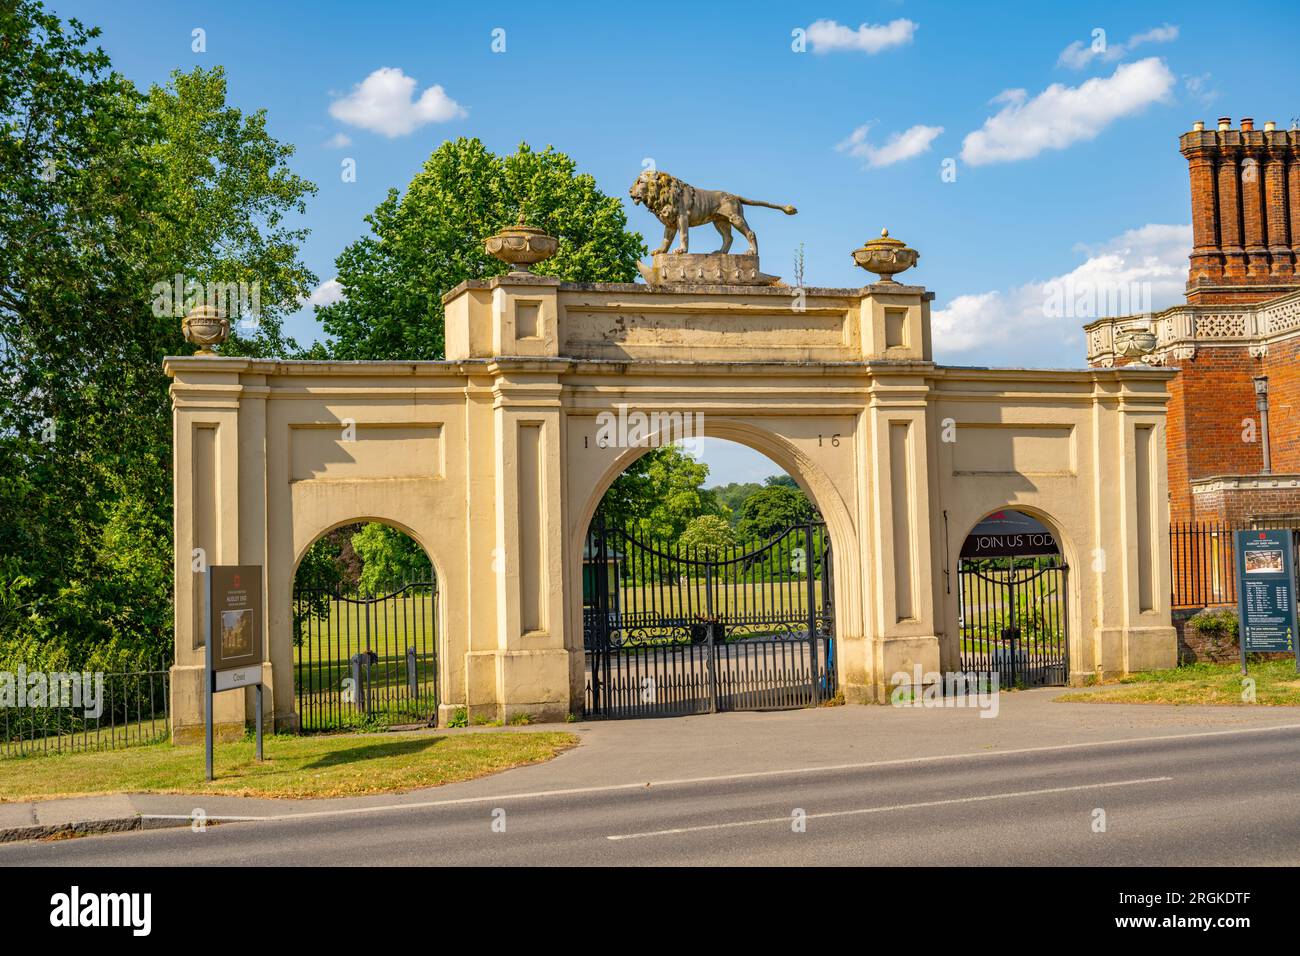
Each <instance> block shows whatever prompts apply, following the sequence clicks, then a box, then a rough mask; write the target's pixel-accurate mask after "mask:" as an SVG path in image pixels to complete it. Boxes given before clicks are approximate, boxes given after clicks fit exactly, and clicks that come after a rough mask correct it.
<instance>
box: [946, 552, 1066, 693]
mask: <svg viewBox="0 0 1300 956" xmlns="http://www.w3.org/2000/svg"><path fill="white" fill-rule="evenodd" d="M1003 565H1005V566H1003ZM1069 571H1070V569H1069V568H1068V567H1066V566H1065V565H1063V564H1058V563H1057V562H1056V559H1046V560H1041V559H1040V560H1036V561H1034V562H1033V563H1032V564H1028V563H1026V562H1025V561H1023V560H1021V561H1019V562H1017V561H1016V560H1014V559H1012V560H1002V561H998V560H994V561H987V560H981V561H962V563H961V567H960V569H959V570H958V572H957V587H958V592H957V600H958V607H959V609H960V614H961V617H960V631H961V666H962V670H964V671H982V672H986V673H987V672H993V671H996V672H997V674H998V681H999V683H1000V684H1001V685H1002V686H1004V687H1042V686H1047V685H1052V684H1064V683H1066V681H1067V679H1068V677H1069V671H1070V667H1069V655H1068V648H1069V626H1068V625H1069V603H1070V602H1069V593H1070V592H1069V589H1068V588H1067V587H1066V583H1067V580H1068V575H1069Z"/></svg>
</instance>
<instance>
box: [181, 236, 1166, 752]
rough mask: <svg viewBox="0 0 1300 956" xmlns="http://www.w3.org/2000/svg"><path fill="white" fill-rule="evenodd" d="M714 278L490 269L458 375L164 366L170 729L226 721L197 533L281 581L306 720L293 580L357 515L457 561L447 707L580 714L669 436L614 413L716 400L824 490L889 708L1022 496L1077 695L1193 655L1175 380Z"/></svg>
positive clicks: (274, 622) (733, 423)
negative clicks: (1053, 594) (979, 527)
mask: <svg viewBox="0 0 1300 956" xmlns="http://www.w3.org/2000/svg"><path fill="white" fill-rule="evenodd" d="M891 241H896V240H891ZM898 245H900V246H901V243H899V244H898ZM700 258H701V259H708V258H709V257H708V256H701V257H700ZM736 258H737V257H735V256H731V257H728V259H729V260H734V259H736ZM678 265H680V264H678ZM723 265H724V266H725V267H730V266H731V265H734V263H724V264H723ZM677 271H678V272H679V273H680V272H682V271H683V270H681V269H678V270H677ZM723 271H725V268H724V269H723ZM881 271H888V270H881ZM701 274H705V270H703V269H701ZM715 282H716V280H710V279H709V278H707V277H706V278H703V279H699V280H696V281H683V282H674V283H670V284H663V285H642V284H639V283H638V284H581V283H566V282H560V281H558V280H556V279H553V278H549V277H545V276H540V275H535V274H532V273H530V272H526V271H522V270H517V271H513V272H511V273H509V274H506V275H502V276H499V277H496V278H493V279H488V280H481V281H471V282H466V283H463V284H462V285H460V286H459V287H457V288H456V289H453V290H452V291H451V292H449V293H448V294H447V295H446V296H445V297H444V303H445V306H446V342H447V358H446V359H445V360H443V361H428V362H397V361H385V362H364V361H363V362H330V361H279V360H266V359H247V358H228V357H222V356H214V355H197V356H193V357H185V358H175V357H174V358H169V359H168V360H167V362H166V370H167V373H168V374H169V375H170V376H171V377H172V379H173V384H172V387H171V390H172V397H173V403H174V426H175V452H174V454H175V509H176V510H175V548H176V553H175V562H176V565H175V567H176V631H175V633H176V657H175V665H174V667H173V669H172V705H171V717H172V722H173V734H174V736H175V737H177V738H184V737H187V736H191V735H193V734H194V733H196V732H198V731H199V730H200V729H201V727H202V723H203V697H202V690H203V679H204V661H205V656H204V655H205V650H204V648H203V646H202V634H203V629H202V627H201V626H200V622H201V614H202V611H203V609H202V601H203V589H202V577H203V575H202V574H201V573H196V572H195V570H194V568H195V553H196V549H202V552H201V553H202V554H203V555H204V557H205V559H206V561H207V562H208V563H210V564H245V565H260V566H261V567H262V569H263V573H264V575H265V581H264V584H265V589H266V602H265V609H264V614H265V620H264V622H263V627H264V631H263V632H264V633H265V635H266V641H265V645H266V660H265V662H264V664H263V677H264V681H265V684H266V686H267V688H268V689H269V690H270V700H271V701H272V706H271V707H269V708H268V710H269V711H270V715H269V719H270V720H271V721H273V723H274V726H275V727H276V728H279V729H292V728H295V727H297V726H298V718H297V714H296V712H295V696H294V647H293V636H292V619H291V598H292V589H293V581H294V573H295V569H296V567H297V564H298V562H299V561H300V559H301V558H302V556H303V554H304V553H305V552H306V550H307V548H308V547H309V546H310V545H311V543H312V542H313V541H315V540H316V539H317V538H318V537H319V536H320V535H321V534H323V533H325V532H327V531H329V530H331V529H333V528H336V527H339V526H341V525H344V524H349V523H352V522H356V521H361V520H377V521H384V522H387V523H389V524H391V525H393V526H395V527H398V528H400V529H402V530H404V531H406V532H408V533H409V534H410V535H411V536H412V537H414V538H415V540H416V541H417V542H419V544H420V545H421V546H423V548H424V549H425V551H426V552H427V553H428V554H429V556H430V558H431V559H432V563H433V567H434V570H435V573H436V576H437V580H438V588H439V594H440V601H439V604H438V613H439V615H440V620H439V621H438V628H437V635H438V655H437V660H438V673H437V683H438V700H439V702H440V703H439V712H440V713H439V716H440V723H445V720H446V718H448V717H449V716H450V714H451V713H452V712H454V711H456V710H459V709H460V708H464V709H465V712H466V713H467V714H468V715H470V716H471V717H486V718H489V719H503V720H509V719H510V718H511V717H512V716H514V715H517V714H524V713H526V714H529V715H531V716H532V717H533V718H534V719H539V720H561V719H564V718H565V716H566V715H568V714H570V713H581V711H582V705H583V699H584V679H585V678H584V656H583V608H582V580H583V543H584V536H585V534H586V531H587V526H588V523H589V521H590V519H591V518H592V515H593V514H594V512H595V509H596V506H597V504H598V503H599V501H600V499H601V497H602V495H603V494H604V492H605V490H606V489H607V488H608V486H609V484H610V482H611V481H612V480H613V479H614V478H615V477H616V476H617V475H618V474H619V473H620V472H621V471H622V470H623V469H624V468H625V467H626V466H627V465H628V464H629V463H630V462H631V461H633V460H634V459H635V458H636V457H637V456H638V455H640V454H643V453H644V452H645V450H646V449H645V447H620V446H619V444H618V443H617V442H609V441H607V440H598V436H599V432H600V429H601V422H602V421H603V420H607V419H602V414H604V415H609V414H612V415H619V414H624V415H626V414H628V413H629V412H635V411H641V412H644V413H646V414H647V415H652V414H655V415H660V416H663V415H668V416H670V417H669V419H668V420H672V419H671V416H672V415H673V414H674V413H681V414H682V415H690V416H697V415H698V416H702V417H700V418H693V419H692V420H697V421H700V422H702V424H703V430H704V433H705V434H706V435H710V436H715V437H718V438H725V439H731V440H733V441H737V442H740V443H743V444H745V445H748V446H750V447H752V448H754V449H756V450H758V451H760V452H762V453H764V454H766V455H767V456H769V457H770V458H772V459H773V460H774V461H776V462H777V463H778V464H779V465H780V466H781V467H783V468H785V469H786V470H787V471H788V472H789V473H790V474H791V475H792V476H794V477H795V479H796V480H797V481H798V483H799V484H800V485H801V486H802V487H803V489H804V490H805V491H806V492H807V493H808V495H809V496H810V497H811V498H812V499H813V501H814V502H815V503H816V505H817V508H818V509H819V510H820V512H821V515H822V517H823V518H824V520H825V523H826V533H827V534H828V535H829V539H830V541H831V544H832V546H833V556H834V558H833V559H834V564H835V570H834V583H833V587H834V607H835V634H836V640H835V650H834V653H835V658H836V661H835V668H834V675H835V680H836V681H837V682H838V689H839V690H840V691H841V692H842V693H843V694H844V696H845V698H846V700H848V701H849V702H855V703H865V702H876V701H885V700H888V698H889V694H890V691H891V688H892V683H891V679H892V678H893V675H895V674H897V673H899V672H906V673H908V674H912V673H914V672H916V670H917V668H918V667H919V669H920V671H921V672H922V673H932V672H943V671H952V670H956V669H958V668H959V667H960V663H961V653H962V651H961V643H960V642H961V637H960V633H961V631H960V627H961V626H960V623H959V620H958V617H959V605H958V595H957V593H956V590H955V587H954V585H953V582H952V578H953V575H952V573H951V572H952V571H953V569H954V568H955V566H956V562H957V560H958V555H959V554H960V551H961V545H962V541H963V539H964V537H965V535H966V534H967V532H968V531H969V530H970V529H971V528H972V527H973V526H974V525H975V524H976V523H977V522H978V521H979V520H980V519H981V518H982V517H984V516H985V515H987V514H989V513H991V512H994V511H996V510H998V509H1002V508H1014V509H1016V510H1018V511H1021V512H1024V513H1026V514H1029V515H1032V516H1034V517H1035V518H1037V519H1039V520H1040V521H1041V522H1042V523H1043V524H1044V525H1046V526H1047V527H1048V528H1049V529H1050V530H1051V531H1052V533H1053V534H1054V535H1055V537H1056V539H1057V541H1058V542H1059V543H1060V547H1061V551H1062V554H1063V557H1064V559H1065V561H1066V562H1067V563H1068V566H1069V568H1070V574H1069V577H1068V594H1066V595H1064V596H1063V600H1064V602H1065V604H1066V606H1067V608H1066V609H1067V610H1068V617H1069V621H1070V628H1069V634H1068V679H1069V681H1070V682H1072V683H1079V682H1083V681H1085V680H1087V679H1091V678H1093V677H1094V676H1096V675H1102V676H1111V675H1116V674H1122V673H1125V672H1128V671H1133V670H1138V669H1147V668H1154V667H1169V666H1173V665H1174V663H1175V655H1176V640H1175V633H1174V629H1173V627H1172V626H1171V624H1170V611H1169V591H1170V588H1169V557H1168V552H1167V549H1166V547H1165V541H1166V535H1167V528H1168V505H1167V501H1166V477H1165V443H1164V439H1163V435H1162V428H1163V423H1164V418H1165V403H1166V401H1167V393H1166V387H1165V386H1166V382H1167V381H1168V380H1169V378H1170V377H1171V376H1172V375H1173V374H1174V373H1173V372H1171V371H1167V370H1163V369H1157V368H1147V367H1133V366H1130V367H1126V368H1094V369H1087V370H1079V371H1044V370H1028V369H983V368H954V367H945V366H940V365H936V364H935V363H934V362H933V360H932V349H931V330H930V301H931V299H932V298H933V296H932V294H931V293H929V292H927V291H926V290H925V289H923V288H921V287H919V286H912V285H903V284H900V283H898V282H895V281H888V280H886V281H881V282H876V283H873V284H869V285H866V286H864V287H862V288H856V289H826V288H807V289H795V288H789V287H786V286H782V285H753V284H739V283H737V282H734V281H733V282H732V283H731V284H713V283H715ZM659 420H660V421H662V420H664V419H662V418H660V419H659ZM241 697H242V695H241V694H238V693H227V694H222V695H219V696H218V697H217V700H216V707H217V711H216V716H215V718H214V723H216V724H217V725H218V726H220V725H223V724H224V725H235V724H238V725H241V726H242V724H243V723H244V721H245V719H246V718H249V717H251V712H252V711H251V695H250V700H242V699H241Z"/></svg>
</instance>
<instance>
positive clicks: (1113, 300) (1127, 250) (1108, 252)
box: [931, 223, 1192, 368]
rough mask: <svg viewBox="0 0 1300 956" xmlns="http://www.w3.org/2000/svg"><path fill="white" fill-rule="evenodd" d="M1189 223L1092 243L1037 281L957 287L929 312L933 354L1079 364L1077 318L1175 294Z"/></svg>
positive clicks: (1152, 303)
mask: <svg viewBox="0 0 1300 956" xmlns="http://www.w3.org/2000/svg"><path fill="white" fill-rule="evenodd" d="M1191 248H1192V227H1191V226H1190V225H1163V224H1156V223H1152V224H1148V225H1145V226H1141V227H1139V228H1137V229H1130V230H1129V231H1127V232H1125V233H1123V234H1122V235H1119V236H1116V237H1115V238H1114V239H1111V240H1109V241H1107V242H1104V243H1102V244H1100V245H1098V246H1078V247H1076V250H1077V251H1079V252H1081V253H1083V254H1084V255H1085V256H1086V257H1087V258H1086V259H1085V260H1084V262H1083V263H1081V264H1080V265H1079V266H1077V267H1076V268H1074V269H1072V270H1071V271H1069V272H1067V273H1065V274H1063V275H1059V276H1055V277H1053V278H1051V279H1048V280H1047V281H1045V282H1029V283H1026V284H1024V285H1021V286H1016V287H1014V288H1010V289H1006V290H1000V291H992V292H980V293H975V294H971V295H959V296H957V297H956V298H955V299H953V300H952V301H951V302H949V303H948V304H947V305H946V306H945V307H944V308H942V309H937V310H935V312H934V313H933V314H932V316H931V328H932V329H933V333H934V349H935V355H936V359H937V360H939V361H947V362H954V361H955V362H961V363H964V364H982V365H995V366H1009V365H1027V366H1029V367H1056V368H1060V367H1062V366H1066V367H1082V366H1083V365H1085V364H1086V363H1087V356H1086V354H1085V352H1084V341H1083V331H1082V328H1083V326H1084V325H1085V324H1086V323H1088V322H1091V321H1092V320H1093V319H1097V318H1100V317H1101V316H1103V315H1127V314H1134V313H1138V312H1151V311H1159V310H1160V309H1163V308H1167V307H1168V306H1171V305H1175V304H1177V303H1178V302H1181V301H1182V300H1183V292H1184V288H1185V284H1186V280H1187V256H1188V253H1189V252H1190V251H1191Z"/></svg>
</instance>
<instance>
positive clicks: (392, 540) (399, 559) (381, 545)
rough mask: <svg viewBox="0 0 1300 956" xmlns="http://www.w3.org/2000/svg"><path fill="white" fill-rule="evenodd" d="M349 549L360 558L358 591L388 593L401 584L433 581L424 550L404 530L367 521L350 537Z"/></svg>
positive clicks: (377, 593)
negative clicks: (350, 544) (350, 545)
mask: <svg viewBox="0 0 1300 956" xmlns="http://www.w3.org/2000/svg"><path fill="white" fill-rule="evenodd" d="M352 549H353V550H354V551H356V553H357V556H358V557H360V558H361V579H360V581H359V582H358V583H359V586H360V590H361V593H362V594H365V595H366V596H368V597H375V596H377V595H383V594H390V593H392V592H393V591H396V590H397V589H399V588H400V587H402V586H403V585H405V584H414V583H423V582H426V581H432V580H433V567H432V565H431V564H430V562H429V557H428V555H426V554H425V553H424V549H423V548H421V547H420V545H419V544H417V543H416V541H415V539H414V538H412V537H411V536H410V535H409V534H406V533H405V532H402V531H398V530H397V529H396V528H390V527H389V526H388V525H386V524H381V523H379V522H377V521H371V522H369V523H367V524H366V525H364V526H363V527H362V528H361V530H360V531H358V532H357V533H356V534H354V535H353V536H352Z"/></svg>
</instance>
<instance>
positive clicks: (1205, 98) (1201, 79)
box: [1183, 73, 1219, 106]
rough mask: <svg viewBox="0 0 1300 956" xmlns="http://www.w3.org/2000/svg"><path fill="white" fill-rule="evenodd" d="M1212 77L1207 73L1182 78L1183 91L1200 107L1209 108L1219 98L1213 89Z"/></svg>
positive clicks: (1216, 91)
mask: <svg viewBox="0 0 1300 956" xmlns="http://www.w3.org/2000/svg"><path fill="white" fill-rule="evenodd" d="M1213 80H1214V77H1213V76H1211V75H1210V74H1209V73H1196V74H1192V75H1190V76H1184V77H1183V89H1185V90H1187V93H1188V95H1189V96H1191V97H1192V98H1193V99H1194V100H1196V101H1197V102H1198V103H1200V104H1201V105H1202V106H1209V105H1210V104H1211V103H1213V102H1214V101H1215V100H1216V99H1218V97H1219V91H1218V90H1216V89H1215V88H1214V83H1213Z"/></svg>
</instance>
